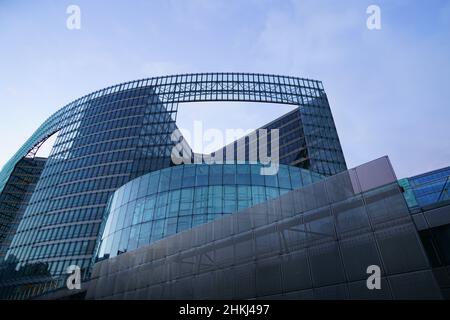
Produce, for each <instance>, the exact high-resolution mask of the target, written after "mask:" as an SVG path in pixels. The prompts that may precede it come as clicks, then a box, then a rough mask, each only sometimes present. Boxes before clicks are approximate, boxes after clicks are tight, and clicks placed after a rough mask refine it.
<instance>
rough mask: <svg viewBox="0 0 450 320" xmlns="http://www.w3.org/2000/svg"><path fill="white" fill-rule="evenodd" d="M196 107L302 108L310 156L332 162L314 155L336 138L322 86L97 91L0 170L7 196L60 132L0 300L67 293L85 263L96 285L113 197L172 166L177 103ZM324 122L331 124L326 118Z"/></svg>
mask: <svg viewBox="0 0 450 320" xmlns="http://www.w3.org/2000/svg"><path fill="white" fill-rule="evenodd" d="M197 101H246V102H269V103H281V104H291V105H296V106H298V107H299V112H300V115H301V118H302V121H303V123H304V125H305V128H306V126H309V125H311V126H312V127H314V126H317V128H316V131H311V130H309V131H308V130H305V132H304V136H305V148H306V149H307V151H306V154H307V157H308V158H309V159H311V160H312V159H319V160H320V159H322V160H325V159H328V156H327V155H326V152H325V153H323V155H324V157H322V156H319V155H318V154H316V153H314V150H315V149H314V148H319V149H320V148H322V147H325V148H329V146H330V144H329V142H326V141H331V140H329V139H328V138H327V137H326V134H327V132H328V131H327V130H328V129H326V128H325V127H327V128H328V126H329V125H331V122H330V121H332V119H331V118H330V117H329V114H328V111H326V112H325V111H324V110H325V109H327V108H328V109H329V106H328V102H327V100H326V95H325V92H324V89H323V86H322V83H321V82H320V81H315V80H310V79H303V78H297V77H287V76H277V75H267V74H248V73H203V74H183V75H174V76H163V77H154V78H148V79H142V80H136V81H131V82H127V83H122V84H118V85H114V86H111V87H108V88H105V89H102V90H99V91H95V92H93V93H91V94H88V95H86V96H84V97H82V98H80V99H77V100H75V101H73V102H71V103H69V104H68V105H66V106H64V107H63V108H61V109H60V110H59V111H57V112H56V113H55V114H53V115H52V116H51V117H50V118H48V119H47V120H46V121H45V122H44V123H43V124H42V125H41V126H40V127H39V128H38V129H37V130H36V132H35V133H34V134H33V135H32V136H31V137H30V138H29V139H28V140H27V141H26V142H25V143H24V145H23V146H22V147H21V148H20V149H19V150H18V151H17V152H16V154H14V156H13V157H12V158H11V160H9V161H8V162H7V164H6V165H5V166H4V167H3V168H2V170H1V171H0V192H1V191H3V190H4V189H5V186H6V184H7V181H8V179H9V178H10V176H11V174H12V172H13V170H14V168H15V166H16V165H17V164H18V162H19V161H20V160H21V159H23V157H24V156H26V155H27V154H28V153H29V152H30V151H31V150H33V149H35V148H36V147H37V146H39V145H40V144H41V143H42V142H43V141H45V139H47V138H48V137H49V136H51V135H53V134H57V138H56V142H55V144H54V146H53V149H52V151H51V154H50V156H49V158H48V159H47V161H46V164H45V166H44V168H43V170H42V173H41V175H40V178H39V181H37V183H36V187H35V189H34V191H33V194H32V195H31V197H30V198H29V199H27V201H26V203H23V205H24V212H23V216H22V218H21V220H20V222H18V227H17V230H16V233H15V234H14V236H13V237H12V239H11V243H10V244H9V246H8V248H7V253H6V258H10V259H9V260H8V261H12V263H13V264H14V265H12V266H10V267H11V268H12V269H13V270H16V271H17V272H14V273H13V274H14V277H17V281H16V280H14V279H12V278H11V279H9V280H8V286H7V287H4V286H2V285H1V284H0V294H1V292H6V293H5V294H4V295H3V296H6V297H14V298H26V297H29V296H33V295H36V294H40V293H42V292H45V291H46V290H49V289H52V288H55V287H59V286H62V285H64V281H65V270H66V268H67V267H68V266H69V265H79V266H81V268H82V275H83V280H85V279H88V278H89V272H90V271H89V268H90V265H91V261H92V258H93V255H94V251H95V248H96V243H97V240H98V236H99V230H100V225H101V223H102V221H103V219H104V214H105V210H106V206H107V203H108V199H109V198H110V196H111V195H112V194H113V193H114V192H115V191H116V190H117V189H118V188H119V187H121V186H122V185H124V184H126V183H127V182H129V181H131V180H133V179H135V178H137V177H140V176H142V175H145V174H147V173H149V172H152V171H157V170H160V169H163V168H168V167H170V166H171V165H172V163H171V158H170V154H171V151H172V148H173V146H174V142H173V141H172V140H171V135H172V133H173V132H174V131H175V130H176V115H177V110H178V104H179V103H183V102H197ZM319 101H320V103H319ZM313 108H315V109H317V110H310V109H313ZM323 108H325V109H323ZM303 113H304V114H305V116H304V117H303V115H302V114H303ZM324 115H325V118H327V117H328V120H327V121H325V122H324V121H319V119H322V118H321V117H323V116H324ZM311 117H312V118H311ZM303 118H304V119H303ZM325 118H323V119H325ZM308 119H311V121H309V120H308ZM312 119H315V120H314V121H312ZM297 124H298V125H300V124H299V122H297ZM325 129H326V130H325ZM321 135H323V137H322V136H321ZM332 135H333V137H334V134H332ZM286 137H288V136H286ZM286 139H287V138H286ZM333 139H334V138H333ZM322 142H323V143H322ZM310 146H311V149H309V148H310ZM302 148H303V147H302ZM333 148H334V147H333ZM324 150H325V149H324ZM286 152H288V151H287V150H286ZM303 152H305V151H303ZM320 153H321V154H322V151H321V152H320ZM281 156H283V155H281ZM329 159H333V158H332V157H331V158H329ZM316 163H319V162H316ZM323 163H325V162H323ZM330 163H332V162H330ZM310 166H311V167H314V168H313V169H314V171H316V172H323V173H324V174H330V173H332V172H333V171H332V170H338V169H336V168H335V169H330V168H331V167H326V165H324V166H323V169H324V170H322V169H321V168H322V165H317V166H315V165H313V164H312V162H311V165H310ZM305 168H307V169H309V168H308V166H305ZM33 270H39V271H38V272H36V273H35V274H36V275H38V277H37V278H36V279H35V280H33V282H32V284H31V283H30V282H27V280H24V277H25V278H27V277H28V278H29V276H30V274H33V273H34V271H33ZM38 279H39V280H38ZM15 281H16V282H15Z"/></svg>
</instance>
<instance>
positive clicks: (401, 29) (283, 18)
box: [0, 0, 450, 177]
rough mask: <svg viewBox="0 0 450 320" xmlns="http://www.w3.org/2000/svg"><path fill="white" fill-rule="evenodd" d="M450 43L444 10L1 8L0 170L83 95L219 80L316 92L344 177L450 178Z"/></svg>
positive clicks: (230, 4)
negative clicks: (75, 23)
mask: <svg viewBox="0 0 450 320" xmlns="http://www.w3.org/2000/svg"><path fill="white" fill-rule="evenodd" d="M70 4H76V5H78V6H79V7H80V8H81V30H68V29H67V28H66V19H67V17H68V15H67V14H66V8H67V6H68V5H70ZM370 4H376V5H378V6H379V7H380V8H381V23H382V28H381V30H372V31H370V30H368V29H367V28H366V19H367V17H368V15H367V14H366V8H367V7H368V6H369V5H370ZM449 39H450V1H438V0H431V1H414V2H413V1H406V0H389V1H375V0H371V1H364V0H359V1H350V0H348V1H323V0H319V1H318V0H314V1H288V0H273V1H269V0H231V1H230V0H226V1H219V0H203V1H194V0H173V1H171V0H161V1H156V0H150V1H133V0H130V1H78V0H72V1H20V0H15V1H2V0H0V41H1V43H2V50H0V75H1V76H0V110H1V121H0V126H1V127H0V129H1V135H0V146H1V148H0V166H3V165H4V163H5V162H6V161H7V160H8V159H9V158H10V157H11V156H12V155H13V153H14V152H15V151H16V150H17V149H18V148H19V147H20V145H21V144H22V143H23V142H24V141H25V140H26V139H27V138H28V137H29V136H30V135H31V134H32V133H33V131H34V130H35V129H36V128H37V127H38V126H39V125H40V124H41V123H42V122H43V121H44V120H45V119H46V118H47V117H48V116H50V115H51V114H52V113H53V112H55V111H56V110H58V109H59V108H60V107H62V106H63V105H65V104H67V103H68V102H70V101H72V100H74V99H76V98H78V97H80V96H82V95H84V94H87V93H89V92H91V91H94V90H97V89H100V88H103V87H106V86H109V85H112V84H115V83H119V82H122V81H128V80H133V79H138V78H143V77H151V76H155V75H162V74H173V73H185V72H213V71H236V72H263V73H266V72H267V73H275V74H286V75H294V76H300V77H308V78H313V79H318V80H322V81H323V83H324V87H325V90H326V92H327V94H328V98H329V101H330V105H331V108H332V111H333V114H334V118H335V122H336V126H337V129H338V133H339V136H340V138H341V143H342V147H343V149H344V153H345V156H346V159H347V162H348V165H349V167H353V166H356V165H358V164H361V163H364V162H366V161H369V160H372V159H374V158H377V157H380V156H383V155H389V157H390V158H391V161H392V163H393V166H394V169H395V170H396V172H397V175H398V176H399V177H404V176H410V175H414V174H418V173H421V172H425V171H427V170H432V169H437V168H440V167H443V166H448V165H450V139H448V128H449V119H450V103H449V101H450V90H449V88H448V86H449V83H450V59H449V58H448V57H449V56H450V43H449ZM234 107H235V106H233V108H234ZM277 107H279V106H276V105H268V106H263V107H260V108H257V107H256V108H255V106H253V105H244V106H243V107H242V110H243V111H242V112H241V113H239V114H237V112H230V109H227V106H226V105H223V104H220V105H217V106H214V105H211V107H209V108H202V109H200V108H199V109H198V110H199V112H198V113H196V114H198V119H199V120H203V121H204V122H205V123H207V124H208V125H209V123H211V126H221V125H222V126H225V127H227V126H230V123H232V124H233V125H232V127H241V128H242V127H243V126H244V129H245V128H254V127H257V126H258V125H261V124H263V123H265V122H268V121H269V120H271V118H272V117H273V116H277V115H279V114H281V113H283V112H285V111H287V109H286V108H285V107H280V108H277ZM182 108H183V107H182ZM180 110H181V114H180V117H181V118H183V117H182V116H183V109H180ZM190 110H195V109H194V108H192V109H190ZM233 110H234V109H233ZM184 114H187V113H186V112H184ZM181 118H180V120H182V121H183V119H181ZM192 119H193V117H192V115H191V116H190V118H189V117H184V121H185V123H186V124H187V123H188V122H189V121H190V120H192ZM217 119H220V120H221V121H217ZM244 120H245V121H244ZM214 121H215V122H214ZM187 125H188V124H187Z"/></svg>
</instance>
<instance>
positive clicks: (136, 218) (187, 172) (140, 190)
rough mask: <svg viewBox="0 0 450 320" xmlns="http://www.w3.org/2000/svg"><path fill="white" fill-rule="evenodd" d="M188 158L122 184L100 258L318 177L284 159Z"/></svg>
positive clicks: (111, 208) (114, 199) (109, 213)
mask: <svg viewBox="0 0 450 320" xmlns="http://www.w3.org/2000/svg"><path fill="white" fill-rule="evenodd" d="M261 168H262V165H260V164H212V165H208V164H188V165H180V166H175V167H171V168H166V169H163V170H159V171H155V172H152V173H149V174H147V175H144V176H141V177H139V178H137V179H134V180H132V181H130V182H129V183H127V184H125V185H124V186H122V187H121V188H120V189H118V190H117V191H116V192H115V193H114V195H113V196H112V197H111V199H110V202H109V204H108V210H107V213H106V217H107V219H106V221H105V223H104V230H103V235H102V238H101V245H100V248H99V252H98V258H107V257H113V256H116V255H118V254H120V253H123V252H127V251H130V250H133V249H136V248H138V247H141V246H144V245H148V244H149V243H151V242H154V241H156V240H159V239H162V238H164V237H167V236H170V235H173V234H175V233H178V232H181V231H184V230H187V229H190V228H192V227H195V226H197V225H200V224H203V223H207V222H209V221H212V220H214V219H216V218H219V217H221V216H223V215H225V214H231V213H234V212H237V211H240V210H242V209H245V208H248V207H251V206H254V205H256V204H260V203H262V202H265V201H266V200H268V199H272V198H276V197H279V196H280V195H282V194H284V193H287V192H289V191H290V190H294V189H298V188H301V187H303V186H305V185H308V184H311V183H313V182H317V181H319V180H321V179H323V177H322V176H321V175H319V174H317V173H314V172H311V171H308V170H305V169H301V168H297V167H293V166H286V165H280V167H279V170H278V173H277V174H276V175H261V174H260V170H261Z"/></svg>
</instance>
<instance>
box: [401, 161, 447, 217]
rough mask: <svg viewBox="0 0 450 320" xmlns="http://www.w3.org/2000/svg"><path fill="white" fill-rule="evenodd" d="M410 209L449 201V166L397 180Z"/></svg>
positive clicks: (413, 209)
mask: <svg viewBox="0 0 450 320" xmlns="http://www.w3.org/2000/svg"><path fill="white" fill-rule="evenodd" d="M399 184H400V185H401V186H402V187H403V189H404V196H405V198H406V202H407V203H408V206H409V207H410V209H411V210H412V211H417V210H419V209H420V208H431V207H435V206H441V205H444V204H448V203H449V202H450V167H446V168H442V169H438V170H433V171H430V172H426V173H423V174H420V175H417V176H414V177H411V178H405V179H401V180H399Z"/></svg>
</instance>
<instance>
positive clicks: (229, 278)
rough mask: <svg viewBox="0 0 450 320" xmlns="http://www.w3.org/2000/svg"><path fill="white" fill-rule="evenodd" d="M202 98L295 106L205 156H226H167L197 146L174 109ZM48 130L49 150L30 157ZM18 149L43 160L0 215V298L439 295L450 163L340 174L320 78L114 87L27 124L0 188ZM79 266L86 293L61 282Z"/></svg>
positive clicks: (187, 79) (371, 166)
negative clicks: (415, 170) (0, 255)
mask: <svg viewBox="0 0 450 320" xmlns="http://www.w3.org/2000/svg"><path fill="white" fill-rule="evenodd" d="M197 101H248V102H261V103H264V102H268V103H281V104H290V105H294V106H296V108H295V109H294V110H293V111H291V112H289V113H287V114H285V115H283V116H282V117H280V118H278V119H275V120H273V121H271V122H270V123H268V124H267V125H265V126H263V127H262V129H269V131H268V132H267V133H265V132H264V131H259V130H258V131H256V132H255V133H254V134H253V133H252V134H250V135H248V136H246V137H244V138H242V139H240V140H238V141H236V142H234V143H232V144H230V145H229V146H227V148H224V149H220V150H218V151H216V152H214V153H213V154H211V155H208V156H212V157H214V158H216V159H218V158H221V159H223V160H224V161H223V162H216V163H212V164H210V163H209V161H204V160H205V159H208V157H206V158H204V159H203V161H200V162H197V161H193V162H194V163H178V160H179V158H174V157H173V156H174V150H176V151H178V153H179V152H180V150H181V151H182V152H181V153H182V154H183V158H184V159H185V160H191V161H187V162H192V160H195V159H196V158H198V157H197V156H198V155H196V154H194V153H193V152H192V150H191V149H190V147H189V145H188V144H187V143H186V142H185V141H184V140H183V139H182V137H181V136H180V135H179V134H178V130H177V125H176V115H177V110H178V105H179V104H180V103H185V102H197ZM276 129H278V131H276ZM271 130H272V131H271ZM52 135H57V137H56V141H55V144H54V146H53V148H52V151H51V153H50V156H49V157H48V159H36V158H34V160H29V159H30V157H31V158H32V155H33V154H35V151H36V148H38V147H39V145H40V144H41V143H42V142H43V141H45V140H46V139H47V138H48V137H50V136H52ZM265 135H266V138H267V139H261V138H264V136H265ZM275 135H277V136H278V137H279V139H278V141H277V142H278V143H277V145H278V146H277V147H274V146H273V143H272V142H273V140H272V139H271V138H272V137H274V136H275ZM255 137H256V140H255ZM180 145H181V147H180V148H179V146H180ZM228 147H234V148H228ZM266 149H267V150H266ZM229 150H231V152H228V151H229ZM261 150H264V151H268V152H267V156H268V159H269V160H270V161H269V163H266V162H265V161H262V159H261V157H260V151H261ZM252 152H256V154H257V157H256V158H255V157H254V154H252ZM273 152H277V153H278V157H274V154H273ZM239 154H240V155H244V157H243V158H241V157H239V156H238V155H239ZM262 154H264V152H262ZM217 155H221V157H218V156H217ZM27 159H28V160H27ZM277 159H279V163H278V162H277V161H276V160H277ZM24 161H40V163H42V167H41V169H40V170H36V171H34V173H33V174H34V175H33V177H34V179H33V180H32V181H31V182H30V183H29V185H30V187H29V188H27V189H26V192H25V193H26V194H27V196H26V197H23V198H19V199H18V200H15V201H16V202H20V206H19V207H20V209H17V210H16V211H14V212H13V213H12V214H9V217H14V219H9V220H8V219H4V218H3V217H7V212H3V211H2V212H0V216H1V217H2V223H3V224H4V225H5V227H4V228H3V226H2V230H7V232H5V234H7V236H4V238H5V239H9V240H8V241H3V243H4V246H3V248H4V252H5V257H4V260H3V262H2V263H1V264H0V297H1V298H3V299H30V298H38V299H68V298H76V299H231V298H233V299H253V298H257V299H265V298H277V299H279V298H281V299H303V298H314V299H322V298H335V299H370V298H375V299H377V298H378V299H404V298H420V299H422V298H435V299H441V298H449V294H450V293H449V291H448V289H449V285H448V284H449V283H450V276H449V272H448V260H449V257H450V254H449V250H448V249H447V248H448V246H446V245H445V242H446V239H447V240H448V237H449V234H448V231H447V230H448V228H447V225H450V212H449V208H450V206H448V186H449V180H448V176H449V174H448V173H449V170H448V169H443V170H441V171H438V172H433V173H427V174H424V175H422V176H418V177H413V178H409V179H402V180H400V181H397V178H396V175H395V173H394V171H393V169H392V166H391V164H390V162H389V159H388V158H387V157H383V158H380V159H376V160H374V161H371V162H369V163H366V164H363V165H360V166H358V167H356V168H353V169H350V170H348V169H347V167H346V164H345V159H344V156H343V153H342V149H341V146H340V142H339V139H338V135H337V131H336V128H335V125H334V121H333V118H332V115H331V111H330V107H329V104H328V99H327V97H326V94H325V92H324V89H323V86H322V84H321V82H319V81H314V80H308V79H301V78H295V77H284V76H274V75H264V74H241V73H209V74H186V75H176V76H167V77H157V78H149V79H144V80H138V81H133V82H128V83H124V84H120V85H117V86H112V87H109V88H106V89H103V90H100V91H96V92H94V93H92V94H89V95H87V96H85V97H82V98H80V99H78V100H76V101H74V102H72V103H70V104H69V105H67V106H65V107H63V108H62V109H61V110H60V111H58V112H57V113H55V114H54V115H53V116H51V117H50V118H49V119H48V120H47V121H46V122H45V123H44V124H43V125H42V126H41V127H40V128H39V129H38V130H37V131H36V133H34V134H33V135H32V137H31V138H30V139H29V140H28V141H27V142H26V143H25V144H24V145H23V146H22V147H21V148H20V150H19V151H18V152H17V153H16V154H15V155H14V156H13V158H12V159H11V160H10V161H9V162H8V163H7V164H6V166H5V167H4V168H3V170H2V171H1V172H0V191H1V194H2V197H3V195H4V194H5V195H6V194H9V193H11V191H10V190H11V187H12V186H13V185H14V183H15V179H14V177H15V176H18V175H19V174H18V169H19V168H20V166H21V164H22V163H23V162H24ZM274 161H275V162H276V163H274ZM274 164H275V167H276V169H277V170H275V171H274V172H271V173H270V174H268V172H267V171H265V169H267V168H268V167H270V166H272V165H274ZM439 188H440V189H439ZM438 189H439V190H438ZM0 199H6V198H0ZM22 199H23V200H22ZM2 208H3V207H2ZM2 210H3V209H2ZM10 221H14V223H10ZM2 232H3V231H2ZM74 265H75V266H79V267H80V269H81V289H74V290H69V289H67V288H66V280H67V279H68V275H69V274H68V273H67V268H68V267H69V266H74ZM371 266H372V267H373V266H376V267H377V268H379V270H380V273H381V274H380V288H379V289H369V287H368V286H367V278H368V276H369V275H368V273H367V270H368V268H369V267H371Z"/></svg>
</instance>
